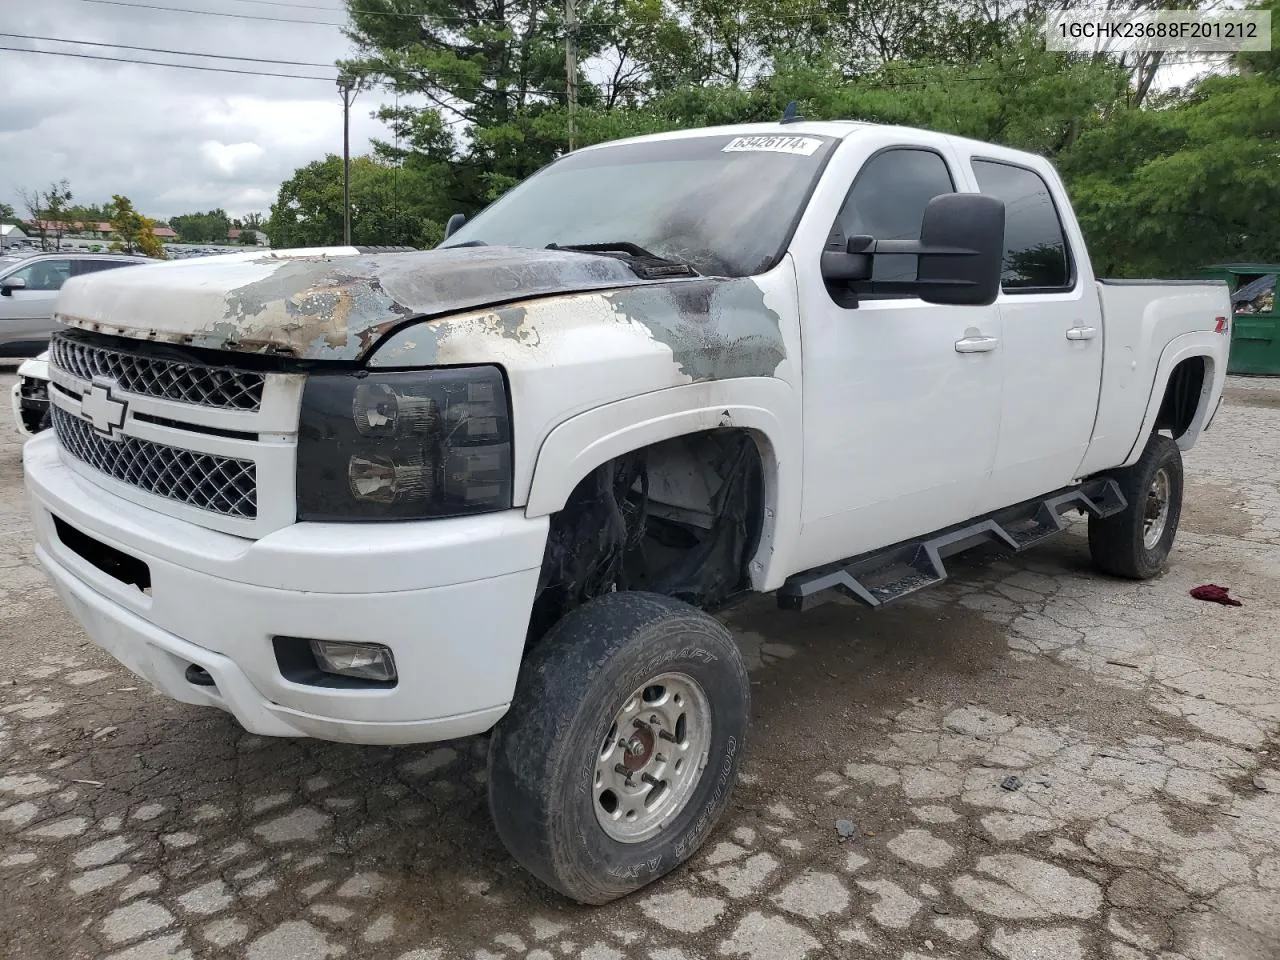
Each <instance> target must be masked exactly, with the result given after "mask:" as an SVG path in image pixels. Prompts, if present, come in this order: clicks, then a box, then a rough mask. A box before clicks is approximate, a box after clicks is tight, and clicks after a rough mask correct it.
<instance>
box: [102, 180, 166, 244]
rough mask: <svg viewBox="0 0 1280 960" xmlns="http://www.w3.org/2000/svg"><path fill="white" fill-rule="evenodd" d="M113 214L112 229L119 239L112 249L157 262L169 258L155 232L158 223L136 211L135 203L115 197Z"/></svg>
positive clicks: (124, 198) (126, 198) (112, 201)
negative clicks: (140, 254) (142, 255)
mask: <svg viewBox="0 0 1280 960" xmlns="http://www.w3.org/2000/svg"><path fill="white" fill-rule="evenodd" d="M111 213H112V216H111V228H112V229H113V230H114V231H115V233H116V237H117V239H116V241H115V242H114V243H112V244H111V249H113V250H123V251H124V252H125V253H142V254H144V255H146V256H148V257H152V258H154V259H156V260H164V259H166V258H167V255H166V254H165V251H164V245H163V244H161V243H160V240H159V239H158V238H157V237H156V235H155V233H154V232H153V231H154V229H155V225H156V222H155V221H154V220H152V219H151V218H150V217H147V216H143V215H142V214H141V213H139V212H138V211H137V210H135V209H134V208H133V201H131V200H130V199H129V198H128V197H122V196H121V195H120V194H116V195H114V196H113V197H112V198H111Z"/></svg>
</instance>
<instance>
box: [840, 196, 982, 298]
mask: <svg viewBox="0 0 1280 960" xmlns="http://www.w3.org/2000/svg"><path fill="white" fill-rule="evenodd" d="M878 254H886V255H891V254H892V255H902V254H908V255H910V256H913V257H915V258H916V279H915V280H910V281H903V280H893V281H877V280H872V275H873V270H874V266H875V257H876V256H877V255H878ZM1003 256H1004V202H1003V201H1002V200H997V199H995V198H994V197H986V196H983V195H982V194H978V193H944V194H941V195H939V196H936V197H934V198H933V199H932V200H930V201H929V203H928V205H927V206H926V207H925V208H924V216H923V218H922V220H921V223H920V239H919V240H877V239H875V238H874V237H864V236H856V237H850V238H849V240H848V243H847V245H846V248H845V249H844V250H839V249H829V250H824V251H822V267H821V269H822V278H823V279H824V280H826V281H827V282H829V283H836V284H848V283H852V282H855V281H870V282H869V283H868V284H866V286H867V289H868V290H871V291H878V292H884V293H906V294H912V295H914V296H918V297H919V298H920V299H922V300H924V301H925V302H926V303H945V304H950V305H953V306H985V305H987V304H989V303H994V302H995V299H996V296H997V295H998V294H999V293H1000V271H1001V261H1002V259H1003Z"/></svg>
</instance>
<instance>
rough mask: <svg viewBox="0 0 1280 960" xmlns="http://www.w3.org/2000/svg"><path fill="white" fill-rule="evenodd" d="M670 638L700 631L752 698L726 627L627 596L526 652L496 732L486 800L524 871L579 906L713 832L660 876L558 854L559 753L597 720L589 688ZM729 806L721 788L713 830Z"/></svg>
mask: <svg viewBox="0 0 1280 960" xmlns="http://www.w3.org/2000/svg"><path fill="white" fill-rule="evenodd" d="M672 633H676V634H679V633H685V634H688V633H693V634H699V635H702V636H704V637H705V638H706V640H707V641H708V642H709V643H710V644H713V645H715V646H717V647H719V650H720V652H721V654H722V657H721V659H722V660H723V661H724V662H725V663H726V664H727V665H728V666H729V667H730V669H732V670H733V671H734V678H733V679H734V682H735V683H737V684H739V685H740V686H741V688H742V690H743V692H744V695H745V696H747V697H749V690H750V687H749V681H748V679H747V675H746V668H745V666H744V665H743V663H742V659H741V656H740V655H739V654H738V651H737V646H736V644H735V643H734V640H733V638H732V635H731V634H730V633H729V631H728V630H727V629H726V628H725V627H724V626H723V624H721V623H720V622H719V621H718V620H715V619H714V618H713V617H711V616H709V615H708V614H706V613H703V612H702V611H700V610H698V609H697V608H695V607H692V606H690V605H688V604H686V603H683V602H682V601H679V600H675V599H672V598H670V597H665V596H660V595H657V594H651V593H643V592H638V591H637V592H630V591H627V592H620V593H613V594H607V595H605V596H602V597H598V598H597V599H595V600H593V601H591V602H590V603H588V604H585V605H584V606H582V607H579V608H577V609H576V610H574V611H572V612H571V613H569V614H568V615H567V616H565V617H564V619H562V620H561V621H560V622H558V623H557V624H556V625H555V626H554V627H552V629H551V630H550V631H549V632H548V634H547V635H546V636H545V637H544V638H543V639H542V640H541V641H540V642H539V643H538V645H537V646H536V647H535V648H534V649H533V650H532V651H530V652H529V654H528V655H527V657H526V659H525V662H524V664H523V665H522V666H521V671H520V679H519V682H518V684H517V687H516V693H515V696H514V698H513V700H512V704H511V709H510V710H509V711H508V713H507V715H506V716H505V717H504V718H503V719H502V721H501V722H500V723H499V724H498V726H497V727H496V728H495V730H494V734H493V738H492V740H491V742H490V749H489V800H490V808H491V812H492V815H493V820H494V824H495V826H496V828H497V831H498V835H499V837H500V838H501V839H502V842H503V844H504V845H505V846H506V848H507V850H508V851H509V852H510V853H511V855H512V856H513V857H514V858H515V859H516V860H517V861H518V862H519V863H520V864H521V865H522V866H523V867H524V868H525V869H526V870H528V871H529V872H530V873H531V874H533V875H534V876H535V877H537V878H538V879H539V880H541V881H542V882H543V883H545V884H546V885H547V886H549V887H551V888H552V889H555V890H557V891H559V892H560V893H562V894H564V895H565V896H567V897H569V898H570V899H573V900H576V901H578V902H579V903H588V904H600V903H607V902H609V901H610V900H614V899H617V898H618V897H620V896H624V895H625V894H627V893H630V892H632V891H633V890H635V889H638V888H639V887H641V886H643V885H645V884H646V883H648V882H649V881H651V880H654V879H656V878H657V877H658V876H660V875H661V874H663V873H666V872H668V871H669V870H671V869H674V868H675V867H676V866H678V865H679V863H680V862H683V860H684V859H687V858H688V856H690V855H692V853H693V852H694V850H696V849H697V847H698V846H699V845H700V843H701V840H702V839H705V836H706V833H709V832H710V827H708V828H707V830H706V832H705V833H704V834H703V836H702V838H701V839H699V840H698V842H697V843H695V844H693V845H692V847H690V848H689V849H688V850H687V851H686V852H685V853H684V855H683V856H679V857H677V858H676V859H675V860H673V861H671V862H670V863H669V864H667V865H665V866H664V868H663V869H662V870H661V871H660V872H659V873H654V874H651V875H645V876H642V877H636V878H617V877H601V876H599V875H596V874H593V873H591V872H590V871H586V870H583V869H582V868H581V867H580V865H578V864H576V863H575V862H574V860H573V858H572V857H571V856H570V855H568V853H567V852H566V851H565V850H564V849H561V845H562V844H561V841H562V834H563V830H562V829H560V828H561V827H562V824H560V823H559V819H560V818H559V816H558V814H560V813H561V811H560V810H558V809H557V805H556V790H557V788H558V785H560V784H563V783H564V782H565V781H566V780H569V779H571V774H570V769H571V761H572V758H571V757H568V756H566V754H567V751H564V750H557V749H556V747H557V746H558V745H560V744H562V743H564V742H565V741H566V740H567V739H568V738H569V737H570V735H571V733H572V732H574V731H577V730H579V729H580V728H581V727H582V725H584V724H587V723H590V722H591V721H590V719H589V718H590V716H591V715H592V713H593V710H594V709H595V705H593V704H592V703H591V702H589V697H588V696H587V693H588V689H589V688H590V686H591V684H592V682H593V680H594V679H595V678H596V677H597V676H599V675H600V673H601V672H602V671H607V670H609V669H610V666H611V664H613V663H615V662H616V661H617V658H618V654H619V651H621V650H623V649H624V648H626V647H628V646H631V647H633V648H634V647H636V646H637V645H643V644H644V641H645V639H646V638H649V639H654V640H656V639H657V636H658V635H659V634H668V635H669V634H672ZM623 656H625V654H623ZM713 709H714V705H713ZM740 756H741V751H739V757H740ZM728 801H729V791H725V793H724V795H723V796H722V797H721V799H720V802H719V803H718V804H717V806H718V808H719V809H716V810H713V811H711V812H710V813H711V816H710V820H711V823H712V824H714V822H715V820H716V819H718V817H719V815H720V814H721V813H722V812H723V810H724V808H725V807H727V805H728Z"/></svg>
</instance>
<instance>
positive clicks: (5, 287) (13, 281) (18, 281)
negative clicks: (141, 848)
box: [0, 277, 27, 297]
mask: <svg viewBox="0 0 1280 960" xmlns="http://www.w3.org/2000/svg"><path fill="white" fill-rule="evenodd" d="M26 288H27V281H26V280H24V279H23V278H22V277H5V278H4V279H3V280H0V296H5V297H12V296H13V291H15V290H25V289H26Z"/></svg>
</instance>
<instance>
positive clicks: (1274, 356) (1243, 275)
mask: <svg viewBox="0 0 1280 960" xmlns="http://www.w3.org/2000/svg"><path fill="white" fill-rule="evenodd" d="M1203 273H1204V275H1205V276H1207V277H1214V278H1217V279H1220V280H1225V281H1226V282H1227V285H1228V286H1229V287H1230V288H1231V305H1232V309H1233V311H1234V317H1233V320H1232V325H1231V326H1232V330H1231V359H1230V361H1228V370H1229V372H1230V373H1242V374H1253V375H1255V376H1259V375H1260V376H1280V298H1277V296H1276V293H1277V290H1276V286H1277V278H1280V264H1276V263H1217V264H1214V265H1213V266H1210V267H1205V268H1204V271H1203Z"/></svg>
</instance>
